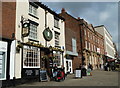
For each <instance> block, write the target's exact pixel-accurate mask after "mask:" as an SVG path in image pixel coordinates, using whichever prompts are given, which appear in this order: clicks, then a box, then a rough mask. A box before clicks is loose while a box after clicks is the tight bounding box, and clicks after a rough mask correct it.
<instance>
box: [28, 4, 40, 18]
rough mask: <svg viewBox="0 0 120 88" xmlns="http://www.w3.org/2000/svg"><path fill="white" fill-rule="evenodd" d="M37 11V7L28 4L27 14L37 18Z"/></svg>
mask: <svg viewBox="0 0 120 88" xmlns="http://www.w3.org/2000/svg"><path fill="white" fill-rule="evenodd" d="M37 9H38V8H37V7H35V6H33V5H31V4H29V13H30V14H32V15H34V16H37Z"/></svg>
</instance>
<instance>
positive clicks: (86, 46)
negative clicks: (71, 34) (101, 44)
mask: <svg viewBox="0 0 120 88" xmlns="http://www.w3.org/2000/svg"><path fill="white" fill-rule="evenodd" d="M85 49H87V41H85Z"/></svg>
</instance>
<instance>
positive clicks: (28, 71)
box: [25, 70, 33, 75]
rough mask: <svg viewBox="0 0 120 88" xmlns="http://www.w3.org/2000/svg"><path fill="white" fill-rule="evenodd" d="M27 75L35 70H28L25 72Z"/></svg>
mask: <svg viewBox="0 0 120 88" xmlns="http://www.w3.org/2000/svg"><path fill="white" fill-rule="evenodd" d="M25 73H26V74H27V75H32V73H33V71H32V70H26V72H25Z"/></svg>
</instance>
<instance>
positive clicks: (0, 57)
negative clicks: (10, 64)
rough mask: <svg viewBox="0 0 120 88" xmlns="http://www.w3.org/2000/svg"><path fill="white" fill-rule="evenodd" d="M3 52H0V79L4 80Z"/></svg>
mask: <svg viewBox="0 0 120 88" xmlns="http://www.w3.org/2000/svg"><path fill="white" fill-rule="evenodd" d="M5 74H6V73H5V52H1V51H0V79H5Z"/></svg>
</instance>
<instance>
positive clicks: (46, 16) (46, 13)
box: [45, 10, 47, 47]
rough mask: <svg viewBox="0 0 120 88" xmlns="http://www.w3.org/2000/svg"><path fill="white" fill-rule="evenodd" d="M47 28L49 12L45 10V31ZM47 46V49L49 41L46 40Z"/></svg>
mask: <svg viewBox="0 0 120 88" xmlns="http://www.w3.org/2000/svg"><path fill="white" fill-rule="evenodd" d="M46 28H47V10H45V29H46ZM45 46H46V47H47V40H45Z"/></svg>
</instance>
